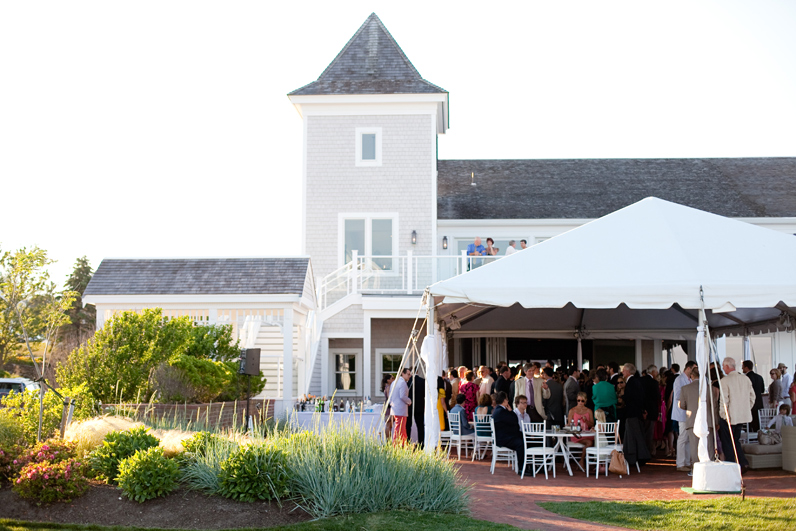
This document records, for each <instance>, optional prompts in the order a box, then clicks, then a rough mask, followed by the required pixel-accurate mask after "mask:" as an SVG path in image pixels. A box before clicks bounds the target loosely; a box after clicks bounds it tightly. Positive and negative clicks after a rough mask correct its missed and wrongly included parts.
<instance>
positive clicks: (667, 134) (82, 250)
mask: <svg viewBox="0 0 796 531" xmlns="http://www.w3.org/2000/svg"><path fill="white" fill-rule="evenodd" d="M373 11H375V12H376V13H377V14H378V15H379V17H380V18H381V20H382V22H383V23H384V24H385V26H386V27H387V29H389V30H390V32H391V33H392V35H393V37H395V39H396V40H397V42H398V43H399V44H400V45H401V47H402V48H403V50H404V52H405V53H406V54H407V56H408V57H409V59H410V60H411V61H412V62H413V64H414V65H415V67H416V68H417V69H418V70H419V71H420V74H421V75H422V76H423V77H425V78H426V79H428V80H429V81H431V82H432V83H435V84H437V85H439V86H441V87H443V88H445V89H446V90H448V91H450V113H451V124H450V125H451V129H450V130H449V131H448V133H447V134H445V135H443V136H441V137H440V142H439V155H440V158H442V159H473V158H592V157H594V158H612V157H740V156H746V157H754V156H796V31H794V28H796V2H794V1H792V0H782V1H766V0H757V1H751V0H750V1H747V2H738V1H728V0H721V1H707V0H704V1H694V0H691V1H687V2H673V1H666V2H638V1H632V2H610V1H600V2H595V1H593V0H592V1H586V2H579V1H568V2H550V1H544V2H535V1H534V2H528V1H524V2H496V3H494V4H490V3H478V4H476V3H462V2H442V1H440V2H428V1H424V2H409V1H403V2H328V1H325V2H308V1H304V2H280V3H277V2H266V1H232V2H228V1H225V2H222V1H217V2H202V1H196V0H191V1H167V0H156V1H141V0H138V1H136V2H119V1H110V0H101V1H96V2H84V1H74V0H70V1H67V2H64V1H55V2H40V1H35V0H31V1H25V2H12V1H6V2H1V3H0V182H1V183H2V187H1V188H0V198H2V200H1V201H0V205H2V221H0V249H2V250H9V249H16V248H19V247H22V246H32V245H38V246H39V247H42V248H44V249H47V250H48V251H49V252H50V255H51V257H52V258H54V259H56V260H58V263H57V264H56V265H54V266H51V268H50V270H51V273H52V276H53V278H54V279H55V280H56V281H58V282H59V283H62V282H63V280H64V279H65V277H66V275H68V273H69V272H70V271H71V269H72V265H73V263H74V261H75V259H76V258H78V257H80V256H83V255H87V256H88V257H89V259H90V260H91V263H92V265H93V266H94V267H96V266H97V265H99V262H100V261H101V260H102V258H103V257H175V256H183V257H184V256H277V255H296V254H298V253H299V252H300V251H301V244H300V241H299V239H300V219H301V203H300V194H301V188H300V183H301V131H302V130H301V119H300V118H299V115H298V113H297V112H296V111H295V109H294V108H293V106H292V105H291V104H290V102H289V101H288V99H287V97H286V94H287V93H288V92H290V91H291V90H294V89H296V88H298V87H301V86H302V85H305V84H306V83H309V82H310V81H313V80H314V79H316V78H317V77H318V76H319V75H320V73H321V72H322V71H323V69H324V68H325V67H326V66H327V65H328V64H329V62H331V60H332V59H333V58H334V57H335V55H336V54H337V52H338V51H340V49H341V48H342V47H343V46H344V45H345V43H346V42H347V41H348V39H349V38H350V37H351V36H352V35H353V34H354V32H355V31H356V30H357V29H358V28H359V26H360V25H361V24H362V23H363V22H364V21H365V19H366V18H367V16H368V15H369V14H370V13H371V12H373ZM580 192H582V191H580ZM574 193H578V192H577V191H574Z"/></svg>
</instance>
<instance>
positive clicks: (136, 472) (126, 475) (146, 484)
mask: <svg viewBox="0 0 796 531" xmlns="http://www.w3.org/2000/svg"><path fill="white" fill-rule="evenodd" d="M179 475H180V471H179V467H178V466H177V463H176V462H175V461H173V460H171V459H169V458H167V457H166V456H165V455H164V454H163V448H160V447H157V446H154V447H151V448H148V449H146V450H138V451H137V452H136V453H135V454H133V455H132V456H130V457H128V458H127V459H123V460H122V461H121V462H120V463H119V475H118V476H117V478H116V481H117V483H118V484H119V487H120V488H121V489H122V493H124V495H125V496H127V497H128V498H130V499H131V500H135V501H137V502H139V503H143V502H145V501H146V500H151V499H154V498H159V497H161V496H166V495H167V494H169V493H171V492H172V491H173V490H174V489H175V488H176V487H177V479H178V478H179Z"/></svg>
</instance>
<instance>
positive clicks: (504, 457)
mask: <svg viewBox="0 0 796 531" xmlns="http://www.w3.org/2000/svg"><path fill="white" fill-rule="evenodd" d="M489 429H490V430H491V431H492V466H491V467H490V468H489V471H490V472H492V473H493V474H494V473H495V463H497V462H498V461H506V462H507V463H508V464H509V466H510V467H511V468H513V469H514V471H515V472H516V471H517V467H518V466H519V465H517V452H515V451H514V450H512V449H511V448H506V447H505V446H498V445H497V443H496V442H495V419H493V418H492V417H489Z"/></svg>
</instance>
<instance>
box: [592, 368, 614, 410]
mask: <svg viewBox="0 0 796 531" xmlns="http://www.w3.org/2000/svg"><path fill="white" fill-rule="evenodd" d="M618 378H619V377H618V376H617V379H618ZM591 399H592V401H593V402H594V409H595V411H596V410H598V409H602V410H603V411H604V412H605V416H606V418H607V419H608V421H609V422H615V421H616V387H614V386H613V385H612V384H611V383H609V382H608V373H607V372H606V371H605V370H604V369H600V370H598V371H597V376H596V377H595V381H594V386H592V388H591Z"/></svg>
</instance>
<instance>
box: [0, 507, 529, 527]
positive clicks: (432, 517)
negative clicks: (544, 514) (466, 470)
mask: <svg viewBox="0 0 796 531" xmlns="http://www.w3.org/2000/svg"><path fill="white" fill-rule="evenodd" d="M56 529H57V530H73V531H165V530H158V529H152V528H147V529H146V530H144V529H141V528H137V527H118V526H115V527H102V526H97V525H77V524H50V523H37V522H18V521H16V520H0V531H49V530H56ZM268 529H269V531H370V530H374V531H375V530H379V531H406V530H407V529H411V530H412V531H436V530H438V529H456V530H457V531H482V530H489V531H509V530H514V529H518V528H516V527H513V526H510V525H506V524H494V523H492V522H485V521H483V520H476V519H474V518H470V517H467V516H460V515H452V514H439V513H424V512H415V511H390V512H388V513H370V514H357V515H350V516H338V517H335V518H326V519H323V520H313V521H311V522H304V523H301V524H294V525H288V526H280V527H270V528H268ZM237 531H246V530H237Z"/></svg>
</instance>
